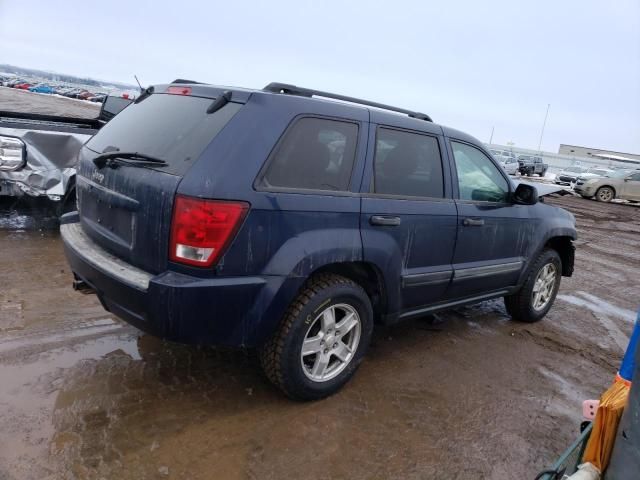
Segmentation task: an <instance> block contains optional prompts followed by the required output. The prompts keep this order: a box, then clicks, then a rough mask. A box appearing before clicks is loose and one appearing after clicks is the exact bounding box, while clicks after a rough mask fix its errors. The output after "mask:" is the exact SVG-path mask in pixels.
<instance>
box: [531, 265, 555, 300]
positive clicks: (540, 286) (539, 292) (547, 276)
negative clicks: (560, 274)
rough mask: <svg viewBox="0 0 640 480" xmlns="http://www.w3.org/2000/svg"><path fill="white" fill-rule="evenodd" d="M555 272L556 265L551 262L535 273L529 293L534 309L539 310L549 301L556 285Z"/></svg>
mask: <svg viewBox="0 0 640 480" xmlns="http://www.w3.org/2000/svg"><path fill="white" fill-rule="evenodd" d="M556 274H557V269H556V266H555V265H554V264H553V263H547V264H546V265H544V266H543V267H542V268H541V269H540V271H539V272H538V275H536V279H535V281H534V283H533V292H532V294H531V295H532V298H531V300H532V302H531V303H532V306H533V309H534V310H536V311H540V310H542V309H544V308H545V307H546V306H547V305H548V304H549V302H550V301H551V297H552V296H553V291H554V288H555V286H556Z"/></svg>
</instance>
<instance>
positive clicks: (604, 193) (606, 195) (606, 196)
mask: <svg viewBox="0 0 640 480" xmlns="http://www.w3.org/2000/svg"><path fill="white" fill-rule="evenodd" d="M599 197H600V200H605V201H607V200H611V197H612V194H611V190H609V189H608V188H604V189H602V190H600V194H599Z"/></svg>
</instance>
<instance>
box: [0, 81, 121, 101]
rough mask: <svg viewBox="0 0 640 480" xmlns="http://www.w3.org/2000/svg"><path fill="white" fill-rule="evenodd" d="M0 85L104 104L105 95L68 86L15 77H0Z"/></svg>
mask: <svg viewBox="0 0 640 480" xmlns="http://www.w3.org/2000/svg"><path fill="white" fill-rule="evenodd" d="M0 85H2V86H3V87H9V88H16V89H18V90H28V91H30V92H34V93H48V94H57V95H62V96H64V97H68V98H79V99H81V100H89V101H91V102H98V103H102V102H104V99H105V98H106V97H107V95H108V94H107V93H104V92H90V91H89V90H87V89H85V88H79V87H73V86H69V85H51V84H49V83H39V82H34V81H27V80H25V79H22V78H17V77H0Z"/></svg>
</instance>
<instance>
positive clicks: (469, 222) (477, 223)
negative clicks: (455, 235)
mask: <svg viewBox="0 0 640 480" xmlns="http://www.w3.org/2000/svg"><path fill="white" fill-rule="evenodd" d="M462 224H463V225H464V226H465V227H481V226H482V225H484V220H483V219H482V218H465V219H464V220H463V221H462Z"/></svg>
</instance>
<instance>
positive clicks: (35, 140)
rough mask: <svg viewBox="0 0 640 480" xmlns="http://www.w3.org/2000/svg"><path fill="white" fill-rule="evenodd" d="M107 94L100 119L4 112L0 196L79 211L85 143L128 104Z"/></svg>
mask: <svg viewBox="0 0 640 480" xmlns="http://www.w3.org/2000/svg"><path fill="white" fill-rule="evenodd" d="M130 103H131V100H129V99H125V98H121V97H116V96H109V97H107V99H106V101H105V102H104V103H103V104H102V108H101V109H100V114H99V115H98V117H96V118H92V119H87V118H72V117H62V116H55V115H41V114H35V113H19V112H5V111H0V196H10V197H24V196H28V197H34V198H38V197H40V198H42V197H44V198H48V199H49V200H51V201H53V202H56V203H57V210H58V212H59V213H64V212H67V211H72V210H74V209H75V176H76V170H75V162H76V159H77V156H78V152H79V151H80V148H81V147H82V145H83V144H84V143H85V142H86V141H87V140H88V139H89V138H90V137H91V136H93V135H94V134H95V133H96V132H97V131H98V130H100V128H102V126H104V125H105V124H106V123H107V122H108V121H109V120H111V119H112V118H113V117H114V116H115V115H117V114H118V113H119V112H120V111H121V110H122V109H124V108H125V107H126V106H128V105H129V104H130Z"/></svg>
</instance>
